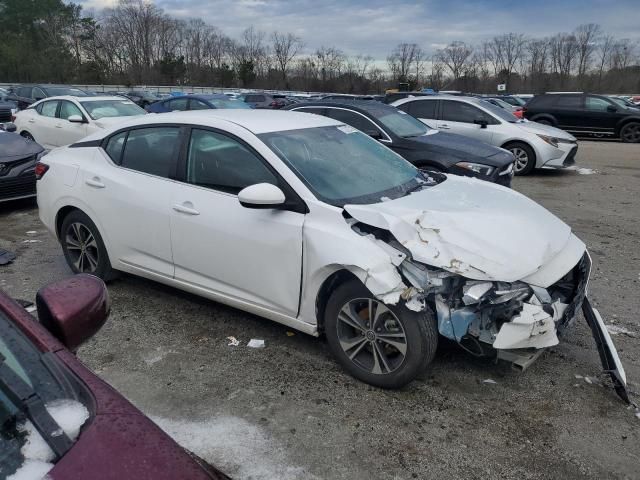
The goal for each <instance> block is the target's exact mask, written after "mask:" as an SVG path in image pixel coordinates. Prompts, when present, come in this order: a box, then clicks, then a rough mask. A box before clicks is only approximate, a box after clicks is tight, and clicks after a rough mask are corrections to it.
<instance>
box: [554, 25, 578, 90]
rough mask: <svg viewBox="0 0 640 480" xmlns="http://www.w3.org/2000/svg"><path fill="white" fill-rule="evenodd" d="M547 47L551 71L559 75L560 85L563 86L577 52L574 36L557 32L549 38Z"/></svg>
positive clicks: (572, 66)
mask: <svg viewBox="0 0 640 480" xmlns="http://www.w3.org/2000/svg"><path fill="white" fill-rule="evenodd" d="M549 47H550V53H551V65H552V68H553V72H554V73H556V74H557V75H558V77H559V80H560V87H564V86H565V84H566V81H567V79H568V78H569V76H570V75H571V72H572V70H573V68H574V65H575V60H576V57H577V54H578V44H577V42H576V37H575V36H574V35H572V34H567V33H559V34H557V35H555V36H554V37H552V38H551V39H550V40H549Z"/></svg>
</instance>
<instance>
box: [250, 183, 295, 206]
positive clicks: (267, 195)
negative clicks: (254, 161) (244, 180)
mask: <svg viewBox="0 0 640 480" xmlns="http://www.w3.org/2000/svg"><path fill="white" fill-rule="evenodd" d="M238 200H239V201H240V205H242V206H243V207H245V208H264V209H266V208H276V207H278V206H279V205H282V204H283V203H284V201H285V197H284V193H283V192H282V190H280V189H279V188H278V187H276V186H275V185H271V184H270V183H256V184H255V185H250V186H248V187H246V188H244V189H242V190H241V191H240V193H238Z"/></svg>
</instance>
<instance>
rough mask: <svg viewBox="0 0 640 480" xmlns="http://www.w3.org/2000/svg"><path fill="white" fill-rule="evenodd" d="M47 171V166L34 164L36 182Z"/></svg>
mask: <svg viewBox="0 0 640 480" xmlns="http://www.w3.org/2000/svg"><path fill="white" fill-rule="evenodd" d="M47 170H49V165H47V164H46V163H42V162H38V163H36V168H35V169H34V173H35V174H36V180H40V179H41V178H42V177H44V174H45V173H47Z"/></svg>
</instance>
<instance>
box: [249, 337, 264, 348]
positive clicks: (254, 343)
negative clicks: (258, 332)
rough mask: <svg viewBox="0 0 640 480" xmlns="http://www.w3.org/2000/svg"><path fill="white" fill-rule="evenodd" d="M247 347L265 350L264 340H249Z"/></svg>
mask: <svg viewBox="0 0 640 480" xmlns="http://www.w3.org/2000/svg"><path fill="white" fill-rule="evenodd" d="M247 347H251V348H264V340H260V339H257V338H252V339H251V340H249V343H247Z"/></svg>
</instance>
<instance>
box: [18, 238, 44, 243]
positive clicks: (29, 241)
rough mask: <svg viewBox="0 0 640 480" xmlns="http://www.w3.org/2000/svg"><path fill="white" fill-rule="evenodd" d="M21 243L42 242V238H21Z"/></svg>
mask: <svg viewBox="0 0 640 480" xmlns="http://www.w3.org/2000/svg"><path fill="white" fill-rule="evenodd" d="M22 243H42V240H33V239H28V240H23V241H22Z"/></svg>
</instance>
